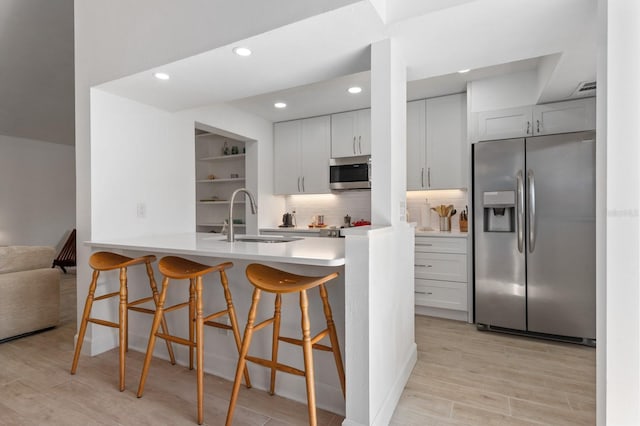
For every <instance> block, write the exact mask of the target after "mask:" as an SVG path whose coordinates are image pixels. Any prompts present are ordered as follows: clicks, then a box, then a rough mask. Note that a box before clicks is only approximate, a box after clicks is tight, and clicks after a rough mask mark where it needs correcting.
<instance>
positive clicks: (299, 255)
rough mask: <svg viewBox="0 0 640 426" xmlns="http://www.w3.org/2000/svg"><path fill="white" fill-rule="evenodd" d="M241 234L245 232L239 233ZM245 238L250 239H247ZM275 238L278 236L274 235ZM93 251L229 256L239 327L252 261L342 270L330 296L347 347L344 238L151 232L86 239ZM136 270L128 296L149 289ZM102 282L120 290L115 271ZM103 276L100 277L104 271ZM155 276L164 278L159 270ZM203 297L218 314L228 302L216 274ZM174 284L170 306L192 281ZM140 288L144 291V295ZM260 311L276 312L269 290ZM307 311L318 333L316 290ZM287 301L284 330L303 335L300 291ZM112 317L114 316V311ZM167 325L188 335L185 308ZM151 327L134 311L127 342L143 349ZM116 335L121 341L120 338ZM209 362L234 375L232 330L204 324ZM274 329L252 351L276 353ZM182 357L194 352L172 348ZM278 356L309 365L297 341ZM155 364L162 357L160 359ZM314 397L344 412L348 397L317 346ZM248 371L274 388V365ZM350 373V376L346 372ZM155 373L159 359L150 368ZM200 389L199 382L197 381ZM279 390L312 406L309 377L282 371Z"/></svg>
mask: <svg viewBox="0 0 640 426" xmlns="http://www.w3.org/2000/svg"><path fill="white" fill-rule="evenodd" d="M239 237H240V236H239ZM243 237H244V236H243ZM271 240H272V241H273V240H277V237H274V238H273V239H271ZM87 244H88V245H90V246H91V247H92V249H93V250H95V251H99V250H109V251H115V252H120V253H122V254H124V255H128V256H140V255H142V254H155V255H156V256H157V257H158V258H161V257H162V256H165V255H177V256H182V257H186V258H188V259H191V260H194V261H196V262H200V263H204V264H211V265H214V264H218V263H221V262H225V261H231V262H233V264H234V266H233V267H232V268H230V269H229V270H227V275H228V277H229V287H230V290H231V293H232V296H233V302H234V305H235V308H236V312H237V317H238V322H239V325H240V328H241V331H242V330H244V326H245V324H246V321H247V314H248V311H249V307H250V304H251V294H252V291H253V286H252V285H251V284H250V283H249V282H248V280H247V278H246V276H245V269H246V266H247V265H248V264H250V263H254V262H258V263H263V264H266V265H269V266H273V267H275V268H279V269H283V270H286V271H289V272H292V273H296V274H301V275H312V276H321V275H326V274H329V273H331V272H334V271H337V272H338V273H339V274H340V275H339V277H338V278H337V279H335V280H333V281H330V282H329V283H327V290H328V292H329V299H330V303H331V307H332V310H333V314H334V315H333V317H334V321H335V323H336V329H337V332H338V339H339V341H340V347H341V350H342V352H343V359H344V352H345V287H344V283H345V280H344V264H345V241H344V239H341V238H297V239H295V240H294V241H288V242H281V241H278V242H264V241H261V242H247V241H241V240H237V241H235V242H227V241H226V238H225V237H224V236H222V235H219V234H217V235H216V234H207V233H183V234H170V235H152V236H141V237H131V238H121V239H114V240H95V241H91V242H88V243H87ZM136 269H138V268H132V269H131V270H130V271H129V277H130V278H129V283H130V284H129V293H130V297H132V298H136V297H137V296H138V295H142V294H144V292H145V291H147V288H146V287H145V286H143V285H139V286H138V285H136V284H135V283H144V282H145V276H144V271H138V270H136ZM103 275H104V277H105V279H104V281H103V280H101V282H100V283H99V286H104V288H103V289H99V290H98V292H99V293H102V292H103V291H104V292H108V291H115V290H114V289H117V286H118V276H117V272H113V273H112V274H103ZM101 278H102V275H101ZM156 280H158V281H160V280H161V275H160V274H159V273H158V272H157V268H156ZM204 282H205V286H204V297H205V307H204V308H205V312H215V311H217V310H220V309H223V308H224V306H225V301H224V297H223V294H222V288H221V286H220V285H219V277H218V274H212V275H210V276H205V281H204ZM183 283H184V284H185V285H180V284H182V283H176V284H174V285H172V286H171V287H170V289H169V293H168V296H167V304H173V303H177V302H178V301H182V300H183V299H186V298H188V286H187V285H186V283H187V281H184V282H183ZM138 293H139V294H138ZM262 299H263V300H262V302H261V304H260V308H259V310H258V318H257V320H258V321H261V320H262V319H265V318H267V317H269V316H271V315H272V314H273V296H272V295H268V294H265V295H263V298H262ZM309 299H310V300H309V315H310V319H311V325H312V334H313V332H314V330H315V331H318V330H321V329H322V328H324V326H325V325H326V324H325V321H324V314H323V311H322V303H321V300H320V296H319V293H318V291H317V290H312V291H310V292H309ZM282 302H283V306H282V320H281V321H282V322H281V334H282V335H283V336H290V337H295V338H298V337H300V335H301V331H300V308H299V301H298V297H297V294H292V295H284V296H283V301H282ZM112 314H115V312H113V313H112ZM167 321H168V325H169V329H170V330H171V332H172V333H173V334H177V335H180V336H184V337H186V336H187V333H188V328H187V324H188V322H187V313H186V311H185V312H180V311H177V312H176V313H169V314H168V315H167ZM150 327H151V319H150V318H148V316H146V315H136V314H134V313H132V314H131V319H130V324H129V339H130V342H129V345H130V348H131V349H133V350H136V351H140V352H144V351H145V350H146V342H147V340H148V337H149V336H148V333H149V330H150ZM111 338H113V339H115V337H114V336H112V337H111ZM204 344H205V361H204V369H205V371H206V372H208V373H211V374H213V375H216V376H220V377H223V378H225V379H228V380H233V377H234V374H235V367H236V363H237V359H238V354H237V350H236V347H235V344H234V342H233V337H232V336H231V334H230V333H229V332H227V331H224V330H223V331H218V330H217V329H212V328H210V327H206V328H205V342H204ZM270 348H271V331H270V329H269V328H267V329H265V330H264V331H262V332H257V333H256V334H255V335H254V339H253V342H252V345H251V354H252V355H254V356H258V357H264V358H270V356H271V349H270ZM174 350H175V351H176V358H177V361H178V363H179V364H181V365H188V352H187V348H186V347H182V346H178V345H175V346H174ZM154 355H155V356H156V357H159V358H164V359H168V354H167V352H166V347H165V346H164V345H156V348H155V352H154ZM279 359H280V360H281V361H282V362H284V363H287V364H290V365H292V366H294V367H296V368H302V367H303V357H302V352H301V351H300V348H299V347H297V346H292V345H285V344H281V345H280V353H279ZM154 362H160V361H158V360H155V361H154ZM314 364H315V378H316V399H317V406H318V407H320V408H323V409H326V410H329V411H332V412H335V413H337V414H340V415H345V401H344V398H343V395H342V391H341V388H340V382H339V379H338V375H337V372H336V368H335V364H334V360H333V356H332V355H331V353H330V352H322V351H314ZM249 371H250V374H251V379H252V382H253V387H254V388H257V389H262V390H266V389H268V385H269V384H268V380H269V374H268V370H267V369H265V368H263V367H260V366H257V365H252V364H249ZM347 375H348V373H347ZM150 376H153V363H152V367H151V370H150ZM194 386H195V382H194ZM276 393H277V394H279V395H281V396H284V397H286V398H290V399H293V400H296V401H300V402H303V403H306V390H305V384H304V378H302V377H298V376H291V375H288V374H285V373H280V374H279V375H278V379H277V381H276Z"/></svg>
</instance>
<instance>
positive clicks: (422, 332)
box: [0, 273, 595, 426]
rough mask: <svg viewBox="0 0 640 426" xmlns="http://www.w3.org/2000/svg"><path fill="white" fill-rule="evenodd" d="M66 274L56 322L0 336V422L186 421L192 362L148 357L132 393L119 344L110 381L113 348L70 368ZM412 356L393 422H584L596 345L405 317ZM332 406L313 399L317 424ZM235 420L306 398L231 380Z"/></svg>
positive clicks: (210, 379) (262, 418)
mask: <svg viewBox="0 0 640 426" xmlns="http://www.w3.org/2000/svg"><path fill="white" fill-rule="evenodd" d="M75 303H76V298H75V275H74V274H73V273H71V274H68V275H65V276H63V285H62V307H61V325H60V326H59V327H57V328H56V329H53V330H50V331H47V332H44V333H39V334H36V335H33V336H29V337H25V338H22V339H18V340H14V341H11V342H6V343H2V344H0V425H36V424H37V425H65V426H66V425H83V426H84V425H194V424H196V423H195V373H194V372H193V371H189V370H187V369H186V368H184V367H181V366H171V365H170V364H169V363H166V362H156V363H155V364H154V367H153V368H154V371H153V374H152V375H150V376H149V379H148V381H147V385H146V388H145V395H144V397H143V398H141V399H138V398H136V395H135V390H136V387H137V381H138V378H139V377H140V368H141V365H142V354H140V353H136V352H133V351H132V352H130V353H129V354H128V358H127V360H128V366H127V380H128V382H127V389H126V390H125V391H124V392H122V393H121V392H118V390H117V362H118V361H117V353H116V352H115V351H109V352H107V353H104V354H101V355H99V356H96V357H92V358H90V357H82V358H81V360H80V365H79V367H78V373H77V374H76V375H75V376H71V375H70V374H69V367H70V364H71V359H72V355H73V344H72V342H73V335H74V333H75V330H76V324H75ZM416 341H417V343H418V351H419V352H418V363H417V365H416V367H415V369H414V371H413V374H412V376H411V378H410V380H409V383H408V384H407V387H406V389H405V391H404V393H403V394H402V398H401V400H400V403H399V404H398V408H397V409H396V412H395V413H394V417H393V420H392V424H393V425H421V426H422V425H463V424H464V425H529V424H537V425H539V424H548V425H576V424H595V350H593V349H591V348H586V347H581V346H576V345H569V344H560V343H551V342H546V341H540V340H532V339H524V338H519V337H513V336H505V335H500V334H495V333H487V332H478V331H476V330H475V328H474V327H473V326H471V325H469V324H464V323H459V322H455V321H447V320H440V319H435V318H428V317H417V318H416ZM230 389H231V384H230V383H229V382H227V381H225V380H222V379H219V378H217V377H214V376H210V375H207V376H206V379H205V424H207V425H222V424H224V418H225V416H226V410H227V404H228V397H229V394H230ZM342 420H343V419H342V417H340V416H337V415H335V414H332V413H329V412H324V411H321V410H319V412H318V422H319V424H321V425H329V426H335V425H340V424H341V423H342ZM234 424H236V425H263V426H279V425H304V424H307V414H306V407H305V406H304V405H302V404H299V403H296V402H292V401H290V400H287V399H284V398H280V397H277V396H269V395H268V394H267V393H266V392H263V391H259V390H254V389H252V390H246V389H243V388H241V392H240V398H239V401H238V406H237V408H236V415H235V423H234Z"/></svg>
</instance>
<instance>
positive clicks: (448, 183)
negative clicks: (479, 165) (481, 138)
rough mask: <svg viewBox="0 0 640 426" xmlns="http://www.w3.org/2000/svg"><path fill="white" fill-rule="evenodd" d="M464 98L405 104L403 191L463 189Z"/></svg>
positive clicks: (464, 146)
mask: <svg viewBox="0 0 640 426" xmlns="http://www.w3.org/2000/svg"><path fill="white" fill-rule="evenodd" d="M466 114H467V109H466V95H465V94H456V95H450V96H443V97H439V98H433V99H427V100H420V101H413V102H409V103H407V189H408V190H420V189H452V188H466V187H467V186H468V185H467V183H466V166H465V165H466V158H467V157H466V153H467V150H466V146H467V144H466V128H467V120H466Z"/></svg>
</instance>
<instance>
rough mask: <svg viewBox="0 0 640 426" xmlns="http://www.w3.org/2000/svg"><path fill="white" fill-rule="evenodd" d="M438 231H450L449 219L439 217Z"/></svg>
mask: <svg viewBox="0 0 640 426" xmlns="http://www.w3.org/2000/svg"><path fill="white" fill-rule="evenodd" d="M439 219H440V230H441V231H451V217H446V216H443V217H440V218H439Z"/></svg>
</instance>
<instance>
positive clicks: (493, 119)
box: [477, 106, 533, 141]
mask: <svg viewBox="0 0 640 426" xmlns="http://www.w3.org/2000/svg"><path fill="white" fill-rule="evenodd" d="M532 120H533V110H532V108H531V107H530V106H527V107H521V108H509V109H502V110H497V111H485V112H480V113H478V131H477V135H478V140H479V141H489V140H493V139H509V138H520V137H524V136H531V135H533V121H532Z"/></svg>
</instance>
